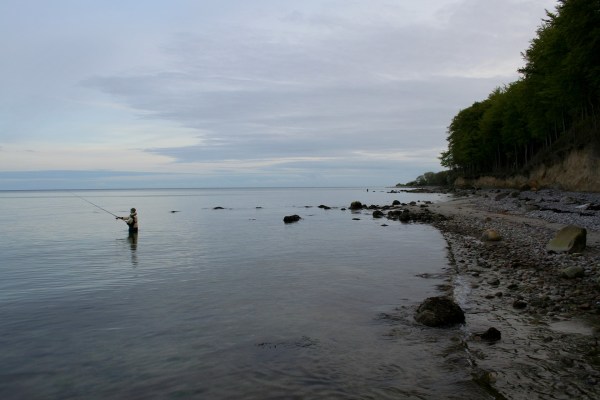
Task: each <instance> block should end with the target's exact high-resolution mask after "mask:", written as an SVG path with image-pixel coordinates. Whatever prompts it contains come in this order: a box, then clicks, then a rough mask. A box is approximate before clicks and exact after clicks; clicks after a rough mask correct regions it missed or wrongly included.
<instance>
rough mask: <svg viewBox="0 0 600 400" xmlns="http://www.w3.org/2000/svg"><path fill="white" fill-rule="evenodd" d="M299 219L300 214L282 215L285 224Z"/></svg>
mask: <svg viewBox="0 0 600 400" xmlns="http://www.w3.org/2000/svg"><path fill="white" fill-rule="evenodd" d="M298 221H300V216H299V215H296V214H294V215H286V216H285V217H283V222H285V223H286V224H290V223H292V222H298Z"/></svg>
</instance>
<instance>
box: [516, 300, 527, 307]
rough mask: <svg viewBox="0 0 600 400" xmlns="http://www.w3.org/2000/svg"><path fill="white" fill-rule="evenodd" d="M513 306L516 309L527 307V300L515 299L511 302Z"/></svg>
mask: <svg viewBox="0 0 600 400" xmlns="http://www.w3.org/2000/svg"><path fill="white" fill-rule="evenodd" d="M513 307H514V308H516V309H517V310H522V309H524V308H525V307H527V302H525V301H523V300H519V299H517V300H515V301H514V302H513Z"/></svg>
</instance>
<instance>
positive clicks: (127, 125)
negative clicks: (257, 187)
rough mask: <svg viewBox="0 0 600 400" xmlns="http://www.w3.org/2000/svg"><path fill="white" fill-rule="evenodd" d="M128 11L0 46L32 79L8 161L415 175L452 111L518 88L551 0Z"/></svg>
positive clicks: (240, 174) (238, 175) (239, 173)
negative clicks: (514, 84) (506, 87)
mask: <svg viewBox="0 0 600 400" xmlns="http://www.w3.org/2000/svg"><path fill="white" fill-rule="evenodd" d="M126 3H127V4H123V5H121V6H119V7H122V8H119V9H118V10H120V11H122V12H117V11H118V10H117V11H109V10H107V9H106V8H102V7H96V6H91V5H88V6H81V5H78V6H77V7H73V8H69V7H62V6H61V7H59V10H54V11H53V9H52V8H47V7H46V8H44V10H46V11H44V12H47V13H49V14H50V15H51V16H52V15H53V16H54V17H55V18H56V20H57V21H60V20H61V18H65V19H67V20H68V21H66V25H64V26H67V27H69V29H67V28H63V25H61V24H59V23H58V22H56V21H55V22H53V23H50V22H48V21H49V20H52V21H54V20H53V19H52V18H50V19H49V20H46V19H44V20H40V23H39V25H40V26H41V27H42V28H41V29H42V31H41V32H43V33H42V34H41V35H38V36H28V37H25V38H23V43H21V47H20V48H21V50H19V46H15V45H14V44H13V45H10V46H8V47H7V48H8V49H9V53H8V55H9V56H10V55H14V56H15V57H8V58H9V59H10V65H9V67H0V71H1V68H8V69H5V70H4V71H5V74H8V73H10V74H13V75H14V74H16V72H17V71H19V69H20V68H23V67H22V65H26V66H27V67H26V69H25V70H26V71H27V75H29V77H30V78H31V79H30V82H29V81H28V80H27V77H20V78H19V79H17V80H16V81H15V82H13V83H10V84H9V85H6V86H5V87H8V88H10V91H9V92H10V93H12V92H14V93H18V96H16V97H15V98H14V99H11V101H10V106H11V108H10V109H9V108H4V110H5V111H4V112H2V111H0V113H2V115H0V117H1V118H0V121H2V122H0V131H1V132H2V135H3V139H2V142H1V144H2V145H3V148H4V154H8V153H11V155H10V156H9V157H8V158H4V160H2V161H0V168H2V169H3V170H6V171H9V170H10V171H15V170H18V169H20V168H22V169H29V170H43V169H57V170H71V169H88V170H104V169H114V170H118V171H123V170H131V171H138V172H140V171H147V172H151V173H154V172H157V171H168V172H170V173H181V174H185V173H190V174H199V176H201V177H203V178H202V179H204V178H206V177H208V176H209V175H210V174H214V176H218V177H219V178H220V179H221V182H223V181H224V180H223V178H224V177H225V175H227V174H229V175H228V176H229V177H230V178H231V179H230V182H244V179H248V176H249V175H252V176H259V175H261V174H263V177H264V179H266V180H268V179H271V181H273V182H280V181H281V180H284V179H285V176H286V174H289V176H290V178H291V179H297V178H298V177H302V176H303V177H305V178H306V179H309V178H308V177H314V176H316V177H317V178H319V177H321V178H322V177H323V176H325V175H327V174H329V175H330V176H331V175H334V174H335V175H336V176H339V175H341V174H344V168H346V169H347V171H346V172H345V176H347V178H344V179H348V180H349V179H351V178H352V177H355V178H356V179H359V178H360V179H368V176H369V175H368V174H369V171H370V173H372V174H373V175H372V177H373V179H375V177H376V178H377V179H381V181H383V179H393V178H390V177H391V176H394V174H395V175H396V176H397V175H398V174H399V172H397V171H399V170H401V171H402V173H403V174H405V175H404V176H405V178H402V179H405V180H408V179H412V178H414V177H413V176H406V175H407V174H409V173H412V172H413V171H416V172H417V174H421V173H422V172H425V171H418V169H419V168H428V169H439V168H440V166H439V163H438V160H437V155H438V154H439V152H438V153H437V154H436V152H437V151H441V150H442V149H443V148H444V147H445V137H446V127H447V126H448V124H449V123H450V120H451V118H452V117H453V116H454V115H455V114H456V112H457V111H458V110H459V109H461V108H464V107H467V106H469V105H470V104H471V103H472V102H474V101H476V100H480V99H482V98H484V97H486V96H487V94H488V93H489V92H490V91H491V90H492V89H494V87H496V86H498V85H502V84H505V83H508V82H510V81H512V80H514V79H515V78H516V76H517V75H516V69H517V68H518V67H519V66H521V63H522V62H521V57H520V52H521V51H523V50H525V48H526V47H527V45H528V41H529V40H530V39H531V38H533V36H534V34H535V27H536V26H537V25H538V24H539V19H540V18H541V17H542V16H543V7H544V6H546V7H550V6H551V5H553V4H554V1H551V0H544V1H533V0H489V1H485V2H482V1H480V0H462V1H458V0H438V1H428V2H397V1H392V0H377V1H373V2H364V1H358V0H344V1H342V0H325V1H323V0H319V1H316V0H307V1H305V2H301V3H298V2H296V3H290V2H281V1H275V0H257V1H255V2H254V1H253V2H239V1H236V0H227V1H223V2H201V3H196V2H185V1H175V2H174V4H173V5H172V6H171V7H169V8H168V9H163V8H162V7H161V6H160V5H159V4H158V3H153V2H152V4H150V5H149V6H148V7H144V8H143V9H141V8H136V7H133V5H132V4H133V3H131V4H130V3H128V2H126ZM15 4H17V3H15ZM18 7H21V6H18ZM23 7H24V6H23ZM1 10H2V9H1V8H0V11H1ZM59 11H60V12H59ZM61 13H62V14H61ZM134 16H135V17H134ZM38 17H39V16H38ZM77 21H79V22H77ZM174 21H176V22H174ZM7 23H8V25H7V26H9V27H12V28H14V29H18V26H17V25H16V24H15V23H13V22H11V21H7ZM29 27H30V28H32V26H29ZM73 29H74V32H72V30H73ZM67 31H68V33H69V34H68V36H67V35H66V33H67ZM28 32H29V31H28ZM31 32H34V31H31ZM0 40H1V39H0ZM4 42H6V40H4ZM4 42H3V43H4ZM28 45H31V49H33V50H36V49H37V50H39V51H37V52H36V51H27V49H28ZM23 49H24V50H23ZM21 56H22V57H21ZM37 57H40V58H37ZM43 59H47V60H50V61H49V62H47V63H46V65H48V68H47V70H45V71H46V73H47V74H49V75H50V76H46V75H45V73H42V72H43V71H42V70H44V68H33V67H32V65H44V64H43V62H42V61H43ZM61 60H62V61H61ZM65 66H66V67H67V68H65ZM5 76H8V75H5ZM19 88H20V89H19ZM40 92H41V93H43V96H38V95H37V94H38V93H40ZM1 100H2V99H1V98H0V101H1ZM7 110H8V111H7ZM26 149H32V150H35V151H36V153H35V156H33V155H31V154H29V155H27V154H26V152H25V150H26ZM7 150H8V151H7ZM73 166H76V168H73ZM70 167H71V168H70ZM359 167H360V168H363V170H362V172H360V171H358V168H359ZM384 168H388V169H389V172H388V174H386V177H382V175H381V174H380V172H381V171H382V170H383V169H384ZM302 171H304V175H303V172H302ZM395 180H396V179H394V181H395ZM203 182H207V181H203ZM248 182H250V181H248ZM252 182H256V181H254V180H252ZM323 182H324V180H323Z"/></svg>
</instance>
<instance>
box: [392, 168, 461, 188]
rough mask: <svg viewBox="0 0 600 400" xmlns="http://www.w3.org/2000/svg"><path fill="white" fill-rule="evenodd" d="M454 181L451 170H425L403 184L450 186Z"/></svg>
mask: <svg viewBox="0 0 600 400" xmlns="http://www.w3.org/2000/svg"><path fill="white" fill-rule="evenodd" d="M453 181H454V176H453V173H452V172H451V171H440V172H425V173H424V174H423V175H419V176H418V177H417V179H415V180H414V181H412V182H408V183H406V184H405V185H403V186H412V187H414V186H448V185H450V184H451V183H452V182H453Z"/></svg>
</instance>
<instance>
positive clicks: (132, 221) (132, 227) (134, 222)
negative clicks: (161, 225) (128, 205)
mask: <svg viewBox="0 0 600 400" xmlns="http://www.w3.org/2000/svg"><path fill="white" fill-rule="evenodd" d="M117 219H122V220H123V221H125V223H126V224H127V226H128V227H129V234H130V235H133V234H136V233H138V217H137V211H136V210H135V208H132V209H131V213H130V214H129V216H128V217H117Z"/></svg>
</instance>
